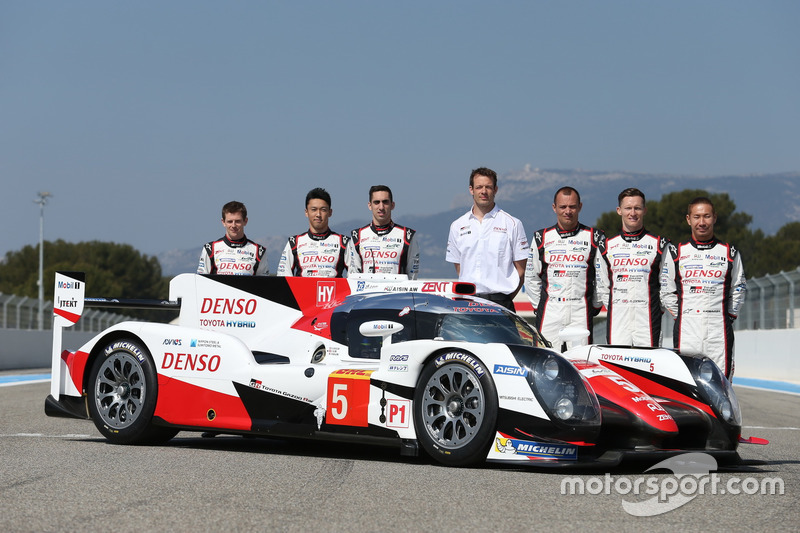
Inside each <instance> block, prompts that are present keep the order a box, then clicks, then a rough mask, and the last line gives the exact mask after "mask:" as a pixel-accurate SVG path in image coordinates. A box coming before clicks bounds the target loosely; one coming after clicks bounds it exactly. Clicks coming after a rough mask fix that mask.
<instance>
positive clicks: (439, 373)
mask: <svg viewBox="0 0 800 533" xmlns="http://www.w3.org/2000/svg"><path fill="white" fill-rule="evenodd" d="M496 423H497V390H496V389H495V385H494V381H493V380H492V378H491V376H490V375H489V373H488V372H487V371H486V367H485V366H484V365H483V363H481V362H480V361H479V360H478V359H477V358H475V357H473V356H471V355H468V354H465V353H462V352H452V353H448V354H445V355H441V356H439V357H437V358H435V359H434V360H432V361H430V362H429V363H428V364H427V366H426V367H425V368H424V369H423V371H422V374H421V375H420V379H419V382H418V384H417V390H416V391H415V393H414V426H415V429H416V432H417V438H418V439H419V441H420V444H421V445H422V447H423V449H424V450H425V451H426V452H428V454H430V455H431V456H432V457H433V458H434V459H436V460H437V461H439V462H441V463H444V464H447V465H455V466H464V465H470V464H474V463H477V462H480V461H483V460H485V459H486V455H487V454H488V452H489V445H490V444H491V442H492V440H493V438H494V433H495V426H496Z"/></svg>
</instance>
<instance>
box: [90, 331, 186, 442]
mask: <svg viewBox="0 0 800 533" xmlns="http://www.w3.org/2000/svg"><path fill="white" fill-rule="evenodd" d="M89 387H90V388H89V402H88V403H89V414H90V415H91V417H92V420H93V421H94V424H95V426H97V429H99V430H100V433H102V434H103V435H104V436H105V437H106V439H108V440H109V441H110V442H113V443H116V444H153V443H158V442H165V441H168V440H169V439H171V438H172V437H174V436H175V435H176V434H177V433H178V431H177V430H176V429H172V428H164V427H158V426H154V425H153V424H152V421H153V413H154V412H155V409H156V400H157V398H158V376H157V373H156V370H155V365H154V364H153V359H152V358H151V357H150V353H149V352H148V351H147V349H146V348H145V347H144V346H142V345H141V344H140V343H139V342H136V341H132V340H129V339H120V340H117V341H114V342H112V343H110V344H109V345H108V346H106V348H105V349H104V350H103V351H102V353H100V354H99V355H98V356H97V358H96V359H95V360H94V363H93V364H92V369H91V372H90V373H89Z"/></svg>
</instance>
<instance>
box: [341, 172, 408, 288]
mask: <svg viewBox="0 0 800 533" xmlns="http://www.w3.org/2000/svg"><path fill="white" fill-rule="evenodd" d="M368 207H369V210H370V211H371V212H372V223H370V224H367V225H366V226H363V227H361V228H357V229H354V230H353V232H352V236H351V239H350V246H349V255H350V270H349V272H350V273H357V272H367V273H372V274H376V273H378V274H406V275H407V276H408V277H409V279H417V274H418V273H419V246H418V245H417V239H416V238H415V237H416V232H415V231H414V230H413V229H411V228H407V227H405V226H400V225H398V224H395V223H394V222H392V210H393V209H394V199H393V197H392V190H391V189H390V188H389V187H387V186H386V185H373V186H372V187H370V189H369V204H368Z"/></svg>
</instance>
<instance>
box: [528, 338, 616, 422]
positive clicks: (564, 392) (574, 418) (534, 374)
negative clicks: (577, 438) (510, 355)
mask: <svg viewBox="0 0 800 533" xmlns="http://www.w3.org/2000/svg"><path fill="white" fill-rule="evenodd" d="M515 355H516V354H515ZM526 355H527V354H526ZM530 356H533V357H530V359H528V361H527V364H524V365H523V366H525V367H526V368H528V369H529V370H530V371H529V372H528V383H529V384H530V385H531V389H532V390H533V392H534V394H535V395H536V397H537V398H538V399H539V401H540V403H541V404H542V406H543V407H544V408H545V410H546V411H547V413H548V414H549V415H550V418H551V419H552V420H554V421H560V422H563V423H566V424H568V425H585V424H599V423H600V404H599V403H598V401H597V396H595V394H594V392H592V391H591V389H590V388H589V387H588V385H587V383H586V382H585V380H584V379H583V376H581V374H580V373H579V372H578V370H577V369H576V368H575V367H574V366H572V365H571V364H570V363H569V361H567V360H566V359H564V358H563V357H561V356H559V355H556V354H553V353H552V352H549V351H545V350H541V351H537V352H536V353H535V356H534V354H530ZM526 358H527V357H526ZM520 359H521V357H518V361H519V362H520V363H521V364H522V361H521V360H520Z"/></svg>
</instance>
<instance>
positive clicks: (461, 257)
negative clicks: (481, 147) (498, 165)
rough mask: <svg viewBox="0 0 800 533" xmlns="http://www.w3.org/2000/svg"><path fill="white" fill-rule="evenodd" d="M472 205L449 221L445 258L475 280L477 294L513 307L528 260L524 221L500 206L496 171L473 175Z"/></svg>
mask: <svg viewBox="0 0 800 533" xmlns="http://www.w3.org/2000/svg"><path fill="white" fill-rule="evenodd" d="M469 192H470V194H471V195H472V208H471V209H470V210H469V211H467V212H466V213H465V214H464V215H462V216H461V217H459V218H457V219H456V220H455V221H454V222H453V223H452V224H451V225H450V235H449V236H448V239H447V255H446V256H445V259H446V260H447V262H449V263H453V264H454V265H455V268H456V274H458V279H459V281H467V282H470V283H474V284H475V290H476V296H479V297H481V298H484V299H487V300H491V301H493V302H496V303H499V304H500V305H503V306H505V307H507V308H508V309H511V310H512V311H513V310H514V302H513V300H514V296H516V294H517V293H518V292H519V290H520V288H521V287H522V278H523V276H524V274H525V262H526V261H527V258H528V236H527V235H526V234H525V228H524V227H523V226H522V222H521V221H520V220H519V219H517V218H514V217H512V216H511V215H509V214H508V213H506V212H505V211H503V210H502V209H500V208H499V207H497V205H496V204H495V201H494V198H495V195H496V194H497V173H496V172H495V171H494V170H492V169H489V168H485V167H481V168H476V169H475V170H473V171H472V173H471V174H470V176H469Z"/></svg>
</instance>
